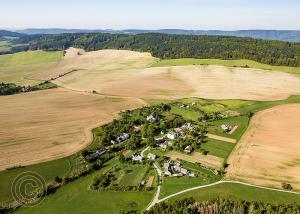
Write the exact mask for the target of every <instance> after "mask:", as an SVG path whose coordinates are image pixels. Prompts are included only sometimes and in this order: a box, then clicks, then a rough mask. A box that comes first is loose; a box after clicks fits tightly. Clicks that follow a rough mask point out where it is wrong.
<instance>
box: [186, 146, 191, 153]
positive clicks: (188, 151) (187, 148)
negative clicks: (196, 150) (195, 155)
mask: <svg viewBox="0 0 300 214" xmlns="http://www.w3.org/2000/svg"><path fill="white" fill-rule="evenodd" d="M192 151H193V147H192V146H187V147H185V149H184V152H185V153H191V152H192Z"/></svg>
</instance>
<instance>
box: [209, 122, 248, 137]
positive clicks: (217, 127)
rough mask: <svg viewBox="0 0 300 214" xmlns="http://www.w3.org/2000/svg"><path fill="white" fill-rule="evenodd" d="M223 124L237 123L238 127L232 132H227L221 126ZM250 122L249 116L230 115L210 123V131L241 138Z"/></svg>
mask: <svg viewBox="0 0 300 214" xmlns="http://www.w3.org/2000/svg"><path fill="white" fill-rule="evenodd" d="M222 124H229V125H237V126H238V128H237V129H236V130H235V132H233V133H232V134H228V133H225V132H224V131H223V129H222V128H221V125H222ZM248 124H249V117H248V116H237V117H230V118H226V119H223V120H216V121H213V122H210V123H209V127H208V132H209V133H211V134H216V135H220V136H224V137H229V138H234V139H237V140H239V139H240V137H241V136H242V135H243V133H244V132H245V131H246V129H247V127H248Z"/></svg>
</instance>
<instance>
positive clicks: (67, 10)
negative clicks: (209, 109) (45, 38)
mask: <svg viewBox="0 0 300 214" xmlns="http://www.w3.org/2000/svg"><path fill="white" fill-rule="evenodd" d="M0 11H1V12H0V28H5V29H24V28H77V29H79V28H81V29H133V28H134V29H199V30H238V29H278V30H279V29H281V30H282V29H284V30H300V0H2V1H1V2H0Z"/></svg>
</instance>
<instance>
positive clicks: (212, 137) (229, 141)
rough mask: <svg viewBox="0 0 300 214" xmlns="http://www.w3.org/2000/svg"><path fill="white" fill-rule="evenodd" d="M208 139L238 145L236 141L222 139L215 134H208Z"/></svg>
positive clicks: (226, 138)
mask: <svg viewBox="0 0 300 214" xmlns="http://www.w3.org/2000/svg"><path fill="white" fill-rule="evenodd" d="M206 136H207V137H208V138H211V139H214V140H219V141H224V142H228V143H236V139H232V138H228V137H222V136H218V135H214V134H207V135H206Z"/></svg>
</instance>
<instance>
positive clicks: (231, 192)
mask: <svg viewBox="0 0 300 214" xmlns="http://www.w3.org/2000/svg"><path fill="white" fill-rule="evenodd" d="M189 197H193V198H195V199H196V200H200V201H204V200H213V199H217V198H226V199H232V200H244V201H258V202H264V203H271V204H291V203H300V196H299V195H295V194H291V193H284V192H275V191H272V190H264V189H260V188H256V187H249V186H245V185H241V184H230V183H225V184H218V185H216V186H212V187H207V188H203V189H199V190H193V191H190V192H188V193H184V194H181V195H178V196H175V197H173V198H171V199H169V201H170V202H174V201H176V200H180V199H183V198H189Z"/></svg>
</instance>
